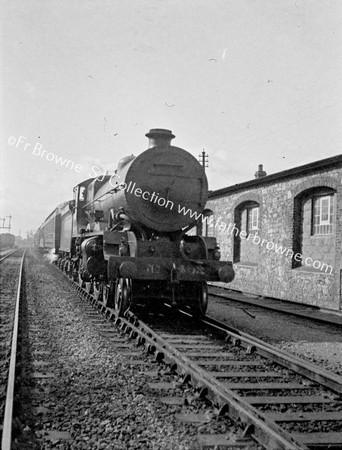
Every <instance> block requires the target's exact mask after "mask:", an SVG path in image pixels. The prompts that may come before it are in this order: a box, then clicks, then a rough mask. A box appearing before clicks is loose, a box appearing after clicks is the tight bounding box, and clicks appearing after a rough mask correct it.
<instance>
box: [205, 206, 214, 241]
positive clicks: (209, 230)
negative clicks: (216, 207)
mask: <svg viewBox="0 0 342 450" xmlns="http://www.w3.org/2000/svg"><path fill="white" fill-rule="evenodd" d="M203 216H204V219H203V220H202V224H203V232H202V235H203V236H205V237H214V236H215V227H214V213H213V212H212V211H211V210H210V209H205V210H204V211H203Z"/></svg>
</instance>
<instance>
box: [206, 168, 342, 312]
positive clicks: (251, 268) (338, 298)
mask: <svg viewBox="0 0 342 450" xmlns="http://www.w3.org/2000/svg"><path fill="white" fill-rule="evenodd" d="M251 184H253V183H251ZM325 188H329V189H330V190H333V191H331V192H333V193H334V202H335V203H334V205H335V210H334V216H333V217H334V224H333V233H332V235H322V236H311V235H310V228H311V226H310V223H311V218H310V217H311V216H310V214H311V211H310V208H311V206H310V205H309V203H308V202H309V200H307V201H305V198H306V197H305V195H306V193H310V192H311V191H310V190H315V189H316V190H317V189H325ZM303 199H304V200H303ZM244 202H256V203H258V204H259V205H260V207H259V229H258V230H257V232H256V233H254V234H255V236H253V240H252V236H250V239H249V241H248V243H247V242H244V243H242V240H243V238H241V241H240V242H239V239H238V238H236V237H235V232H234V229H235V226H234V224H236V221H237V220H238V218H239V216H238V210H239V208H241V205H242V204H243V203H244ZM299 205H300V207H301V208H302V212H301V213H300V214H298V211H297V209H298V208H299ZM207 208H209V209H211V210H212V211H213V213H214V227H215V235H216V237H217V240H218V242H219V244H220V247H221V252H222V258H221V259H222V260H224V259H226V260H230V261H233V262H234V269H235V273H236V275H235V280H234V281H233V282H232V283H229V285H227V287H229V288H231V289H236V290H239V291H243V292H247V293H252V294H256V295H261V296H268V297H275V298H280V299H286V300H292V301H296V302H300V303H307V304H312V305H317V306H319V307H322V308H329V309H335V310H336V309H342V286H341V279H342V168H333V167H332V168H330V169H329V168H328V169H327V168H325V169H324V170H321V171H319V170H317V169H316V170H315V172H314V173H313V172H312V173H310V175H301V174H298V173H296V174H295V175H293V176H291V175H290V176H289V175H287V176H284V177H281V176H279V178H277V179H274V177H273V179H272V180H270V181H268V177H265V180H262V181H261V180H260V183H258V184H257V185H251V186H248V183H244V185H243V186H242V187H241V188H239V185H237V186H236V187H231V188H227V190H226V192H225V193H220V194H215V191H214V192H213V193H212V194H211V197H210V199H209V201H208V203H207ZM296 208H297V209H296ZM296 211H297V212H296ZM243 220H244V219H243V217H242V222H243ZM223 224H225V225H226V226H225V227H224V226H223ZM238 225H239V226H240V229H242V226H241V223H240V224H238ZM259 239H260V242H258V240H259ZM241 243H242V245H241ZM246 244H248V246H249V248H250V250H249V251H250V252H251V245H253V246H255V251H254V252H253V256H254V255H257V256H258V259H257V263H255V260H254V257H251V258H250V261H248V260H247V261H246V260H244V259H246V258H241V256H243V255H246V254H247V252H248V250H247V248H246ZM244 246H245V247H244ZM241 251H242V254H241ZM298 251H301V253H302V254H303V257H304V256H310V257H312V259H313V261H314V260H317V261H320V262H321V264H326V266H322V268H321V269H314V268H313V267H307V266H306V265H305V264H304V263H302V262H298V261H295V258H294V257H295V255H296V254H298ZM251 254H252V253H251ZM247 259H248V258H247ZM297 259H299V256H297ZM317 265H318V263H317ZM328 265H330V266H331V267H332V269H330V270H332V273H330V270H327V266H328ZM218 284H219V285H220V284H221V283H218ZM222 285H224V283H222Z"/></svg>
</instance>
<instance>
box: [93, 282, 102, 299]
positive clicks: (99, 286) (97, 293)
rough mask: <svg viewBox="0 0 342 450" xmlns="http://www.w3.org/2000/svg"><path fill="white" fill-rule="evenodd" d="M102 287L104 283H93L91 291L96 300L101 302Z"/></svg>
mask: <svg viewBox="0 0 342 450" xmlns="http://www.w3.org/2000/svg"><path fill="white" fill-rule="evenodd" d="M103 285H104V283H103V282H101V281H94V286H93V290H94V297H95V298H96V300H102V298H103Z"/></svg>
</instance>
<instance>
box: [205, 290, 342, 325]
mask: <svg viewBox="0 0 342 450" xmlns="http://www.w3.org/2000/svg"><path fill="white" fill-rule="evenodd" d="M209 294H210V296H211V297H213V298H216V299H218V300H221V301H224V302H225V305H226V306H228V305H229V306H231V307H233V308H239V309H242V310H243V311H244V312H245V313H246V314H252V317H253V314H254V312H255V311H260V310H266V311H273V312H277V313H280V314H284V315H286V316H289V315H290V316H294V317H298V318H301V319H303V318H304V319H306V320H308V319H309V320H312V321H314V322H317V323H323V324H329V325H334V326H336V327H341V326H342V313H341V312H340V311H335V310H324V309H321V308H319V307H316V306H313V305H307V304H300V303H295V302H291V301H287V300H280V299H272V298H264V297H256V296H254V297H252V296H248V295H244V294H241V293H239V292H233V291H230V290H229V289H224V288H219V287H216V286H215V285H211V286H210V288H209Z"/></svg>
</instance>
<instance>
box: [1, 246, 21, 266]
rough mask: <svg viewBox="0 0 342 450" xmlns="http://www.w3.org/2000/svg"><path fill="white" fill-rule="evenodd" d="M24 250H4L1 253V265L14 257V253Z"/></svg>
mask: <svg viewBox="0 0 342 450" xmlns="http://www.w3.org/2000/svg"><path fill="white" fill-rule="evenodd" d="M22 251H23V249H17V248H15V249H14V250H4V251H2V252H0V263H1V262H2V261H5V260H6V259H7V258H9V257H10V256H12V255H14V253H16V252H22Z"/></svg>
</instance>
